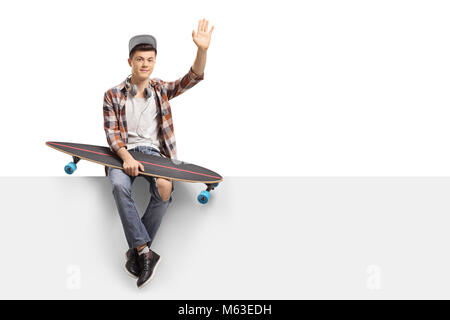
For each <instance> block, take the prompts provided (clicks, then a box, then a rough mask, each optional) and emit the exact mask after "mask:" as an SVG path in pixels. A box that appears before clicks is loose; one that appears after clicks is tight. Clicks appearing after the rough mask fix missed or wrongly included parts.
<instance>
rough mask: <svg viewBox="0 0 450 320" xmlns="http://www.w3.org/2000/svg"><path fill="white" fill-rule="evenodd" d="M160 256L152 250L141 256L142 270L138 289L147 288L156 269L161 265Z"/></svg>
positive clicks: (140, 264)
mask: <svg viewBox="0 0 450 320" xmlns="http://www.w3.org/2000/svg"><path fill="white" fill-rule="evenodd" d="M159 260H160V257H159V254H157V253H156V252H153V251H152V250H150V252H147V253H143V254H141V255H139V259H138V261H139V267H140V268H141V274H140V275H139V279H138V280H137V286H138V288H142V287H143V286H145V285H146V284H147V283H148V282H149V281H150V280H151V279H152V277H153V274H154V272H155V269H156V267H157V265H158V263H159Z"/></svg>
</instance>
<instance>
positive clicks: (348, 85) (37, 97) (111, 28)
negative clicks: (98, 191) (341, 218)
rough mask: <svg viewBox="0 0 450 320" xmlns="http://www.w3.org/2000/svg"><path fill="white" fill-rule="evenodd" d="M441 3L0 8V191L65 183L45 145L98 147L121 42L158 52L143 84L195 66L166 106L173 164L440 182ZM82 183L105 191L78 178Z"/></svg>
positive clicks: (447, 75) (444, 48) (444, 110)
mask: <svg viewBox="0 0 450 320" xmlns="http://www.w3.org/2000/svg"><path fill="white" fill-rule="evenodd" d="M449 9H450V3H449V2H448V1H411V0H408V1H392V0H389V1H360V0H358V1H356V0H355V1H283V0H279V1H260V0H258V1H223V2H218V1H169V2H163V1H149V0H147V1H126V2H124V1H111V0H108V1H76V2H68V1H14V2H11V1H8V2H2V3H1V4H0V30H1V31H0V32H1V39H2V50H1V51H0V70H1V77H0V85H1V88H2V101H1V109H2V122H1V137H2V139H1V150H2V151H1V166H0V176H21V175H23V176H33V175H37V176H48V175H64V174H65V173H64V171H63V166H64V165H65V164H66V163H67V162H68V161H69V160H70V159H69V157H68V156H66V155H64V154H62V153H58V152H56V151H54V150H52V149H50V148H48V147H46V146H45V141H48V140H54V141H71V142H80V143H88V144H101V145H106V139H105V135H104V131H103V117H102V102H103V93H104V92H105V91H106V90H107V89H108V88H110V87H112V86H114V85H116V84H118V83H120V82H121V81H122V80H123V79H124V78H125V77H126V76H127V75H128V74H129V73H130V68H129V66H128V64H127V48H128V40H129V39H130V37H132V36H134V35H136V34H142V33H148V34H152V35H154V36H155V37H156V38H157V40H158V56H157V60H156V61H157V62H156V67H155V70H154V72H153V74H152V77H158V78H161V79H163V80H167V81H169V80H175V79H177V78H179V77H181V76H183V75H184V74H185V73H186V72H187V71H188V69H189V67H190V66H191V65H192V64H193V62H194V59H195V55H196V46H195V44H194V42H193V41H192V36H191V33H192V30H193V29H195V30H196V29H197V23H198V20H199V19H201V18H203V17H205V18H207V19H209V20H210V26H211V25H214V26H215V30H214V32H213V36H212V41H211V45H210V48H209V51H208V58H207V65H206V70H205V80H204V81H202V82H201V83H200V84H199V85H197V86H196V87H194V88H193V89H192V90H190V91H188V92H186V93H185V94H183V95H181V96H179V97H177V98H176V99H174V100H172V101H171V105H172V110H173V116H174V125H175V133H176V137H177V142H178V157H179V159H181V160H185V161H188V162H192V163H196V164H200V165H204V166H207V167H209V168H211V169H213V170H215V171H217V172H219V173H220V174H222V175H223V176H230V175H233V176H239V175H246V176H260V175H264V176H272V175H273V176H284V175H285V176H295V175H301V176H308V175H311V176H322V175H323V176H335V175H337V176H339V175H346V176H359V175H375V176H378V175H398V176H400V175H405V176H409V175H417V176H419V175H448V174H449V173H450V169H449V168H448V166H447V164H448V162H449V160H450V152H449V149H448V148H447V145H448V137H449V136H450V127H449V126H448V119H449V115H450V111H449V102H450V101H449V100H450V95H449V94H448V87H449V85H450V62H449V57H450V44H449V43H450V42H449V41H448V39H449V30H450V19H448V17H449V16H450V10H449ZM78 174H79V175H99V176H101V175H103V167H100V166H98V165H95V164H92V163H87V164H85V165H83V170H82V171H81V170H79V171H78Z"/></svg>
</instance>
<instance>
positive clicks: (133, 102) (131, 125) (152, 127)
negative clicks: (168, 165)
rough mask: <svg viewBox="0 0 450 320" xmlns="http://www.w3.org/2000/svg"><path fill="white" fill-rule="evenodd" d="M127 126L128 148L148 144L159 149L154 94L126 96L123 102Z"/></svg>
mask: <svg viewBox="0 0 450 320" xmlns="http://www.w3.org/2000/svg"><path fill="white" fill-rule="evenodd" d="M125 112H126V117H127V126H128V143H127V148H128V150H130V149H133V148H135V147H137V146H149V147H153V148H156V149H158V150H159V147H160V145H159V140H158V121H157V119H156V117H157V115H158V113H157V111H156V102H155V94H154V92H153V94H152V96H151V97H150V98H149V99H147V98H136V97H132V96H131V95H129V96H128V98H127V102H126V104H125Z"/></svg>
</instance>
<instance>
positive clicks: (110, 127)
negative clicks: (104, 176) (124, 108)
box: [103, 92, 125, 153]
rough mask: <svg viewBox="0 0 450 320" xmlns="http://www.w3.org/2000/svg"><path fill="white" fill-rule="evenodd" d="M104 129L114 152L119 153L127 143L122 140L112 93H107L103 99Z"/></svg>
mask: <svg viewBox="0 0 450 320" xmlns="http://www.w3.org/2000/svg"><path fill="white" fill-rule="evenodd" d="M103 127H104V130H105V134H106V140H107V141H108V144H109V146H110V148H111V149H112V151H114V152H116V153H117V151H119V149H120V148H122V147H125V143H124V142H123V141H122V139H121V138H120V130H119V121H118V119H117V116H116V113H115V112H114V108H113V104H112V99H111V97H110V93H108V92H105V95H104V98H103Z"/></svg>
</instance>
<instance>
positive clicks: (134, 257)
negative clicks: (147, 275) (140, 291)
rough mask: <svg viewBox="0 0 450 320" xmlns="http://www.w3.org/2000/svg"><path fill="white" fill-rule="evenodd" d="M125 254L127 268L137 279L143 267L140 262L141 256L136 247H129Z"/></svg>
mask: <svg viewBox="0 0 450 320" xmlns="http://www.w3.org/2000/svg"><path fill="white" fill-rule="evenodd" d="M125 256H126V257H127V262H126V263H125V270H126V271H127V273H128V274H129V275H130V276H132V277H133V278H135V279H137V278H139V275H140V274H141V267H140V266H139V262H138V257H139V256H138V253H137V250H136V248H132V249H129V250H128V251H127V252H126V253H125Z"/></svg>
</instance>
